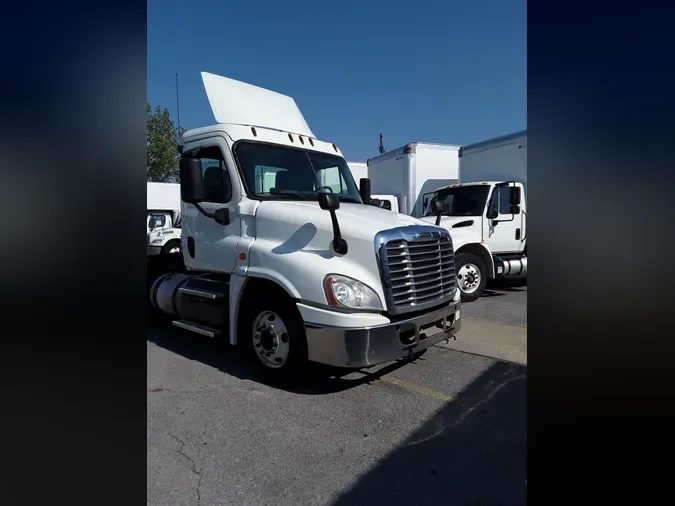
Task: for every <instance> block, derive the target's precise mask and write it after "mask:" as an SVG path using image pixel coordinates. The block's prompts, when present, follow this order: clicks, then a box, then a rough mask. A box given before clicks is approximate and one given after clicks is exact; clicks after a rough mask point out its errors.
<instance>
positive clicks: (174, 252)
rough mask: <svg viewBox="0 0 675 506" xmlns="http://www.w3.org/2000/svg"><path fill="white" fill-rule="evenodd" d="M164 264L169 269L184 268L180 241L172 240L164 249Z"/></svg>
mask: <svg viewBox="0 0 675 506" xmlns="http://www.w3.org/2000/svg"><path fill="white" fill-rule="evenodd" d="M161 258H162V262H163V263H164V266H165V267H166V268H167V269H172V270H173V269H179V268H181V267H182V263H183V256H182V255H181V247H180V239H171V240H170V241H169V242H167V243H166V244H165V245H164V246H163V247H162V252H161Z"/></svg>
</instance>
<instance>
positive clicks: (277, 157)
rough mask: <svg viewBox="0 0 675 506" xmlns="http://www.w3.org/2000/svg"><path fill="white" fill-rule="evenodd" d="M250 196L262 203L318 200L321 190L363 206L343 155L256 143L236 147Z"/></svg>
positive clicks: (244, 143)
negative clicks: (263, 201) (267, 201)
mask: <svg viewBox="0 0 675 506" xmlns="http://www.w3.org/2000/svg"><path fill="white" fill-rule="evenodd" d="M235 156H236V158H237V163H238V164H239V168H240V169H241V172H242V174H243V176H244V180H245V183H246V189H247V193H248V195H249V197H253V198H257V199H260V200H314V201H316V200H318V195H319V192H320V191H325V192H329V193H331V192H332V193H335V194H337V195H338V198H339V200H340V202H354V203H358V204H361V203H362V202H361V196H360V195H359V191H358V189H357V187H356V183H355V182H354V178H353V177H352V174H351V172H350V170H349V167H348V166H347V162H345V160H344V159H343V158H341V157H339V156H334V155H329V154H326V153H318V152H316V151H309V150H304V149H296V148H289V147H284V146H278V145H270V144H260V143H254V142H239V143H238V144H237V145H236V146H235Z"/></svg>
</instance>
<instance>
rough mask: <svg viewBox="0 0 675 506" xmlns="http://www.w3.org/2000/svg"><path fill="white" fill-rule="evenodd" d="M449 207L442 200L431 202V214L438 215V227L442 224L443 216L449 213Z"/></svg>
mask: <svg viewBox="0 0 675 506" xmlns="http://www.w3.org/2000/svg"><path fill="white" fill-rule="evenodd" d="M447 210H448V206H446V205H445V202H443V201H442V200H432V201H431V212H432V213H433V214H435V215H436V226H439V225H440V224H441V216H442V215H443V213H445V212H447Z"/></svg>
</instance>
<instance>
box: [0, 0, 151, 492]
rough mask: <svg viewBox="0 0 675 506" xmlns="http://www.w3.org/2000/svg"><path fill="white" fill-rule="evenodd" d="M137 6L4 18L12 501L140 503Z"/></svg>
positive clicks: (2, 135)
mask: <svg viewBox="0 0 675 506" xmlns="http://www.w3.org/2000/svg"><path fill="white" fill-rule="evenodd" d="M146 12H147V8H146V2H144V1H115V2H106V1H103V2H101V1H99V2H86V3H84V2H70V1H61V2H43V1H38V2H17V3H9V4H7V5H6V6H3V13H2V15H1V16H0V42H1V47H2V48H3V58H2V70H1V71H0V119H1V121H0V157H1V160H0V170H1V173H0V174H1V177H2V180H1V182H0V211H1V216H2V218H3V223H4V227H3V237H2V240H1V244H2V248H0V250H1V251H2V253H0V286H1V287H2V290H1V292H2V305H1V306H0V307H2V320H3V327H2V330H0V335H1V336H2V340H1V342H2V345H1V346H2V350H1V351H0V357H2V366H1V367H0V370H1V371H2V376H3V381H2V389H3V398H2V405H3V408H2V410H1V412H2V414H3V416H2V421H3V425H4V426H5V429H4V430H3V435H4V438H5V441H6V443H5V447H4V449H3V450H4V455H3V457H4V461H5V463H6V464H7V465H6V466H5V467H6V468H7V469H9V470H10V473H11V475H8V474H5V476H4V477H5V479H4V480H3V483H4V488H3V502H5V503H7V504H19V503H22V504H30V503H36V504H37V503H43V502H49V503H53V502H55V501H56V500H57V499H58V502H65V503H68V504H80V503H82V504H117V505H119V504H142V503H145V501H146V499H145V490H146V449H145V447H146V445H145V439H146V438H145V422H144V421H145V418H146V401H145V399H146V394H145V392H146V387H145V383H146V381H145V377H146V359H145V356H146V343H145V338H144V334H145V325H144V321H145V298H144V297H145V295H144V294H145V279H144V271H145V245H144V243H145V232H144V230H143V227H142V226H140V222H139V221H138V217H139V216H142V215H143V212H144V206H145V200H146V195H145V189H144V180H145V176H143V165H144V164H145V121H146V112H145V99H146V98H145V97H146V86H145V85H146Z"/></svg>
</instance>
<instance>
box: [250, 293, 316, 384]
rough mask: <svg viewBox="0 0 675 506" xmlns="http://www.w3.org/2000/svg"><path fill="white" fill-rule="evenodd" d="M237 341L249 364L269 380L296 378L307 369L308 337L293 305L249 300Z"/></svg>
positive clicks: (287, 301)
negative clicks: (249, 357) (249, 356)
mask: <svg viewBox="0 0 675 506" xmlns="http://www.w3.org/2000/svg"><path fill="white" fill-rule="evenodd" d="M249 302H250V303H251V307H250V308H248V309H247V310H246V311H244V313H245V317H244V319H243V321H242V322H241V326H240V329H241V330H242V332H241V333H240V339H243V340H244V341H243V343H242V344H244V345H245V346H246V347H247V348H248V351H249V354H250V355H252V357H251V358H252V360H253V361H254V362H255V363H256V364H257V366H258V367H259V368H260V369H261V370H262V372H263V373H264V374H265V375H267V376H268V377H270V379H272V380H289V379H292V378H297V377H299V376H300V375H301V373H302V372H304V371H305V369H306V366H307V337H306V335H305V327H304V324H303V322H302V318H301V317H300V313H299V312H298V310H297V308H296V307H295V304H293V303H292V301H291V300H290V299H288V298H279V297H273V296H262V297H257V298H256V299H254V300H251V299H249Z"/></svg>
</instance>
